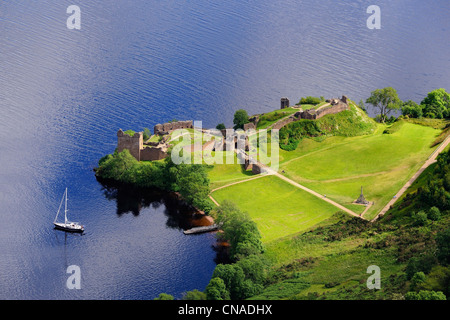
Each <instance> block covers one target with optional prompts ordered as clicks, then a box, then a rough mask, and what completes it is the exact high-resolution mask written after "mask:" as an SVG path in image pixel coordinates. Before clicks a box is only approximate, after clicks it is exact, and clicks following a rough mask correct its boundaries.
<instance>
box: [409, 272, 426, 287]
mask: <svg viewBox="0 0 450 320" xmlns="http://www.w3.org/2000/svg"><path fill="white" fill-rule="evenodd" d="M426 279H427V276H426V275H425V273H423V272H416V273H415V274H414V275H413V277H412V279H411V290H416V288H417V286H418V285H419V284H421V283H424V282H425V280H426Z"/></svg>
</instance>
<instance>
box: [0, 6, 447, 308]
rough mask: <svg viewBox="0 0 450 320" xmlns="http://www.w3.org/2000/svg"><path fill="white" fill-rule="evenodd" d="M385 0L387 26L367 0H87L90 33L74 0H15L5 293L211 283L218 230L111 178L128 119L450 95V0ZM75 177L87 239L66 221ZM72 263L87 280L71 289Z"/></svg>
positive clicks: (0, 171) (104, 293)
mask: <svg viewBox="0 0 450 320" xmlns="http://www.w3.org/2000/svg"><path fill="white" fill-rule="evenodd" d="M376 2H377V3H376V4H378V5H379V6H380V8H381V14H382V20H381V26H382V28H381V29H380V30H369V29H368V28H367V27H366V19H367V17H368V14H367V13H366V8H367V7H368V6H369V5H371V4H374V3H371V2H368V1H361V0H357V1H333V0H323V1H298V0H295V1H294V0H292V1H283V2H282V3H280V2H278V1H271V0H260V1H203V0H198V1H143V0H136V1H125V0H117V1H104V0H97V1H81V0H80V1H77V3H76V4H77V5H79V6H80V8H81V19H82V20H81V21H82V22H81V30H68V29H67V27H66V19H67V17H68V16H69V15H68V14H67V13H66V9H67V7H68V6H69V5H71V4H74V3H73V2H72V1H56V0H53V1H50V0H42V1H21V2H19V1H1V2H0V121H1V125H0V298H1V299H120V298H122V299H153V298H154V297H155V296H157V295H158V294H159V293H160V292H167V293H170V294H173V295H175V296H176V297H180V296H181V294H182V292H184V291H188V290H192V289H200V290H203V289H204V288H205V286H206V285H207V283H208V281H209V279H210V277H211V274H212V271H213V270H214V267H215V257H216V252H215V251H214V249H213V247H212V246H213V245H214V236H213V235H212V234H204V235H199V236H192V237H189V236H185V235H184V234H183V233H182V227H183V223H180V222H179V215H180V213H179V208H177V206H176V205H174V204H173V203H171V201H170V200H167V199H166V198H165V197H164V196H161V197H157V196H155V198H152V199H150V200H142V199H138V198H133V197H132V196H131V199H130V200H129V201H131V204H125V205H124V204H123V203H122V202H121V201H122V200H123V199H122V198H121V199H122V200H121V201H119V200H118V198H117V197H116V196H117V195H114V194H111V193H108V192H105V189H104V188H103V186H102V185H101V184H99V183H98V182H97V181H96V179H95V177H94V174H93V172H92V169H93V168H94V167H95V165H96V163H97V161H98V159H99V158H100V157H102V156H103V155H105V154H107V153H111V152H112V151H113V150H114V148H115V144H116V132H117V130H118V129H119V128H122V129H134V130H142V129H143V128H144V127H149V128H152V127H153V126H154V125H155V124H157V123H162V122H166V121H168V120H172V119H174V118H176V119H179V120H185V119H186V120H187V119H194V120H202V121H203V124H204V126H206V127H212V126H215V125H216V124H217V123H220V122H225V124H226V125H231V123H232V117H233V113H234V111H235V110H237V109H239V108H245V109H247V110H248V112H249V113H250V114H255V113H261V112H266V111H270V110H273V109H275V108H277V107H278V105H279V99H280V97H282V96H287V97H289V98H290V100H291V102H293V103H295V102H297V101H298V99H300V97H302V96H306V95H315V96H325V97H337V96H340V95H342V94H345V95H347V96H348V97H350V98H351V99H353V100H355V101H357V102H358V101H359V100H360V99H365V98H367V97H368V96H369V94H370V91H372V90H374V89H377V88H382V87H385V86H392V87H394V88H396V89H397V91H398V93H399V96H400V98H401V99H404V100H407V99H412V100H415V101H417V102H420V100H421V99H422V98H423V97H424V96H425V95H426V93H427V92H429V91H431V90H432V89H435V88H440V87H443V88H446V89H447V90H449V89H450V75H449V72H448V70H450V50H449V45H448V43H449V40H450V36H449V35H450V32H449V31H450V22H449V21H450V20H449V19H448V17H449V16H450V3H449V2H448V1H445V0H441V1H432V2H431V1H411V0H408V1H406V0H404V1H402V0H400V1H376ZM66 186H67V187H68V188H69V197H70V198H69V205H70V209H71V211H70V212H69V214H70V217H71V218H73V219H74V220H80V221H82V222H83V223H84V224H85V225H86V233H85V234H84V235H83V236H75V235H65V233H63V232H60V231H55V230H53V228H52V221H53V218H54V215H55V213H56V210H57V207H58V205H59V201H60V198H61V196H62V193H63V191H64V188H65V187H66ZM126 198H127V199H128V198H130V197H126ZM127 201H128V200H127ZM133 201H134V202H133ZM128 207H129V208H128ZM124 208H125V209H124ZM137 212H139V214H136V213H137ZM133 213H134V214H133ZM69 265H78V266H79V267H80V270H81V277H82V278H81V280H82V282H81V283H82V288H81V290H69V289H67V288H66V286H65V282H66V279H67V277H68V275H67V274H66V268H67V266H69Z"/></svg>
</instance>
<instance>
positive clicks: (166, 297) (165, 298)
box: [154, 293, 174, 300]
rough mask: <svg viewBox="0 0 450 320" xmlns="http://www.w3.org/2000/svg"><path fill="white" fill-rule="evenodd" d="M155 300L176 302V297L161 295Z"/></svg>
mask: <svg viewBox="0 0 450 320" xmlns="http://www.w3.org/2000/svg"><path fill="white" fill-rule="evenodd" d="M154 300H174V297H173V296H172V295H170V294H167V293H160V294H159V296H158V297H157V298H155V299H154Z"/></svg>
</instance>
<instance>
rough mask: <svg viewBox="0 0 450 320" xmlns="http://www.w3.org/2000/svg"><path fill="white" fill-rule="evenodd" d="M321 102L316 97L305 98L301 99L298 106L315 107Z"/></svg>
mask: <svg viewBox="0 0 450 320" xmlns="http://www.w3.org/2000/svg"><path fill="white" fill-rule="evenodd" d="M321 102H322V100H321V99H320V98H318V97H311V96H308V97H306V98H301V99H300V101H299V103H298V104H312V105H316V104H319V103H321Z"/></svg>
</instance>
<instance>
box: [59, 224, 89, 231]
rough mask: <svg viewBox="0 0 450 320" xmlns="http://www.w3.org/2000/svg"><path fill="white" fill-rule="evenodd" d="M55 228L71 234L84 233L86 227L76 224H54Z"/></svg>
mask: <svg viewBox="0 0 450 320" xmlns="http://www.w3.org/2000/svg"><path fill="white" fill-rule="evenodd" d="M53 224H54V225H55V228H57V229H60V230H64V231H69V232H83V231H84V227H83V226H82V225H80V224H78V223H76V222H67V223H63V222H53Z"/></svg>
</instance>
